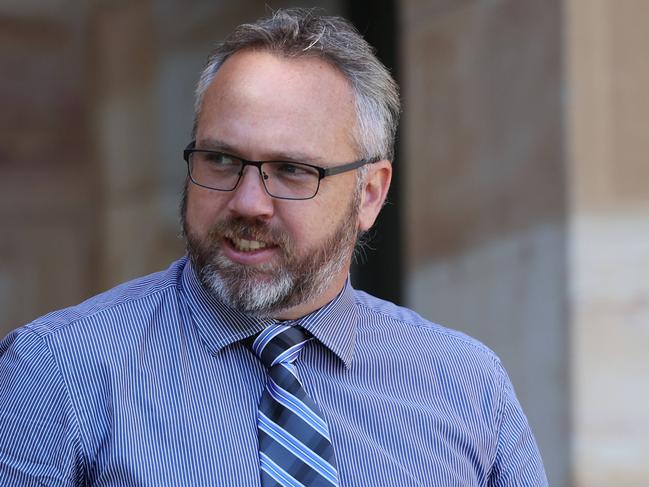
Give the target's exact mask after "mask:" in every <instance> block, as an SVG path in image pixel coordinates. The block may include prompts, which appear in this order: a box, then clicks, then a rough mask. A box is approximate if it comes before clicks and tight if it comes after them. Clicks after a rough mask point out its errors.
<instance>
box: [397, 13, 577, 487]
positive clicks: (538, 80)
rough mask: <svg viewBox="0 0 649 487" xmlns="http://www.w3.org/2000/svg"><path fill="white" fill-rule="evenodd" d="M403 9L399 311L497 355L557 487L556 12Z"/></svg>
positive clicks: (561, 282)
mask: <svg viewBox="0 0 649 487" xmlns="http://www.w3.org/2000/svg"><path fill="white" fill-rule="evenodd" d="M401 5H402V17H401V24H402V26H401V32H402V33H403V47H404V50H403V54H402V63H401V64H402V66H403V69H402V73H403V96H404V106H405V108H404V124H403V127H402V140H403V149H404V151H403V153H402V155H401V158H400V160H401V164H402V165H403V166H404V168H403V171H404V172H405V187H404V190H403V194H404V197H405V201H404V203H403V205H404V210H403V211H404V223H405V224H404V228H405V233H406V235H405V238H404V239H403V240H404V242H406V265H407V268H406V276H407V277H406V290H407V291H406V293H407V294H406V301H407V304H408V305H410V306H412V307H413V308H415V309H416V310H418V311H419V312H420V313H421V314H423V315H424V316H425V317H427V318H429V319H431V320H432V321H435V322H438V323H441V324H444V325H446V326H449V327H451V328H456V329H459V330H462V331H465V332H467V333H468V334H470V335H472V336H474V337H476V338H478V339H480V340H481V341H483V342H484V343H486V344H487V345H488V346H489V347H491V348H492V349H493V350H494V351H495V352H496V353H497V354H498V355H499V356H500V357H501V359H502V361H503V363H504V366H505V367H506V369H507V370H508V372H509V374H510V376H511V378H512V381H513V383H514V386H515V388H516V391H517V394H518V397H519V399H520V401H521V403H522V404H523V407H524V409H525V411H526V412H527V414H528V418H529V420H530V423H531V425H532V427H533V429H534V432H535V435H536V438H537V440H538V443H539V446H540V448H541V450H542V454H543V456H544V460H545V463H546V467H547V470H548V475H549V478H550V484H551V485H553V486H564V485H567V482H568V478H569V461H570V443H569V434H568V432H569V431H570V422H569V411H570V402H569V400H570V390H569V387H568V384H569V378H570V368H569V365H570V361H569V360H568V350H569V329H568V310H569V308H568V295H567V290H568V288H567V284H566V277H567V275H566V274H567V268H566V239H567V232H566V230H567V227H566V221H567V218H568V208H567V203H566V197H565V192H566V185H567V181H566V178H565V168H566V160H565V156H564V137H565V135H564V133H563V119H562V96H563V85H562V79H563V72H562V29H561V26H562V15H561V4H560V1H559V0H548V1H544V2H534V1H521V0H503V1H498V2H478V1H455V2H449V1H435V2H430V1H416V0H409V1H403V2H401Z"/></svg>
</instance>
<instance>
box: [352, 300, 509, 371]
mask: <svg viewBox="0 0 649 487" xmlns="http://www.w3.org/2000/svg"><path fill="white" fill-rule="evenodd" d="M355 295H356V305H357V309H358V316H359V320H358V328H357V329H358V331H359V334H361V335H365V336H370V337H372V338H371V339H372V340H374V341H377V342H381V343H390V344H392V346H393V350H395V351H396V353H400V354H403V355H407V356H408V358H409V360H411V361H414V362H418V363H420V364H422V365H423V364H427V366H432V367H434V368H435V369H436V370H437V371H438V372H441V371H444V370H446V371H449V373H451V372H452V371H456V370H459V369H462V371H463V373H470V374H472V375H473V374H475V375H476V376H480V377H482V379H487V380H489V381H490V382H497V383H502V381H503V380H504V376H505V374H506V372H505V371H504V369H503V367H502V364H501V362H500V359H499V357H498V356H497V355H496V354H495V353H494V352H493V351H492V350H491V349H490V348H489V347H487V346H486V345H485V344H483V343H482V342H480V341H479V340H477V339H475V338H473V337H471V336H469V335H467V334H465V333H462V332H460V331H458V330H454V329H452V328H448V327H446V326H442V325H440V324H437V323H434V322H431V321H429V320H427V319H425V318H423V317H422V316H420V315H419V314H418V313H416V312H415V311H413V310H411V309H409V308H405V307H402V306H398V305H396V304H394V303H391V302H389V301H385V300H382V299H379V298H377V297H374V296H372V295H370V294H367V293H365V292H363V291H355Z"/></svg>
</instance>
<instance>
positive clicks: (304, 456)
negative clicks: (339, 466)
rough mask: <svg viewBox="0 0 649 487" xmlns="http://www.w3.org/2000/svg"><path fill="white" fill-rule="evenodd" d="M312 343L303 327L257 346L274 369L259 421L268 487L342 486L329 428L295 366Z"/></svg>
mask: <svg viewBox="0 0 649 487" xmlns="http://www.w3.org/2000/svg"><path fill="white" fill-rule="evenodd" d="M312 339H313V338H312V337H308V336H307V335H306V333H305V332H304V330H302V329H301V328H298V327H295V326H286V325H280V324H275V325H271V326H270V327H268V328H266V329H265V330H264V331H262V332H261V333H260V334H259V335H257V336H256V337H255V338H254V341H253V342H252V344H251V348H252V351H253V352H254V353H255V355H257V357H259V359H260V360H261V362H262V363H263V364H264V365H265V366H266V367H267V368H268V378H267V381H266V389H265V390H264V392H263V394H262V397H261V400H260V401H259V415H258V419H257V430H258V433H259V464H260V467H261V484H262V486H264V487H266V486H277V485H281V486H288V487H301V486H309V487H310V486H327V487H330V486H331V485H338V473H337V470H336V461H335V457H334V450H333V447H332V445H331V438H330V436H329V428H328V427H327V423H326V422H325V420H324V417H323V415H322V412H321V411H320V409H319V408H318V406H317V405H316V404H315V402H313V400H312V399H311V398H310V397H309V396H307V394H306V392H305V391H304V389H303V388H302V385H301V384H300V381H299V380H298V377H297V369H296V368H295V365H294V363H293V362H295V360H296V359H297V358H298V356H299V354H300V352H301V351H302V348H303V347H304V345H305V344H306V343H307V342H308V341H309V340H312Z"/></svg>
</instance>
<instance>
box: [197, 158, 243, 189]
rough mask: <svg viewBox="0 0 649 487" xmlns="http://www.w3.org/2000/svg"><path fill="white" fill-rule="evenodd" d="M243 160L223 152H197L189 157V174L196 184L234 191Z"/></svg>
mask: <svg viewBox="0 0 649 487" xmlns="http://www.w3.org/2000/svg"><path fill="white" fill-rule="evenodd" d="M241 165H242V164H241V160H239V159H237V158H236V157H233V156H231V155H229V154H223V153H221V152H208V151H205V152H203V151H196V152H192V153H191V155H190V156H189V174H190V176H191V178H192V180H193V181H194V182H195V183H196V184H200V185H201V186H207V187H208V188H213V189H218V190H221V191H232V190H233V189H234V188H235V187H236V186H237V183H238V182H239V174H240V173H241Z"/></svg>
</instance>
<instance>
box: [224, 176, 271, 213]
mask: <svg viewBox="0 0 649 487" xmlns="http://www.w3.org/2000/svg"><path fill="white" fill-rule="evenodd" d="M228 208H229V209H230V210H231V211H232V212H234V213H236V214H237V215H240V216H248V217H257V218H259V217H261V218H268V217H270V216H272V214H273V211H274V202H273V198H272V197H271V196H270V195H269V194H268V193H267V192H266V188H265V187H264V183H263V182H262V179H261V173H260V171H259V169H258V168H256V167H254V166H247V167H245V168H244V169H243V174H242V175H241V179H240V180H239V184H238V186H237V187H236V189H235V190H234V191H233V192H232V198H230V202H229V204H228Z"/></svg>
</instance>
